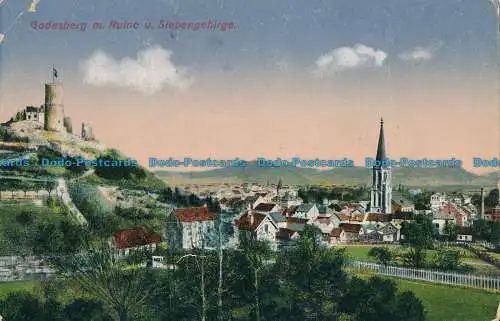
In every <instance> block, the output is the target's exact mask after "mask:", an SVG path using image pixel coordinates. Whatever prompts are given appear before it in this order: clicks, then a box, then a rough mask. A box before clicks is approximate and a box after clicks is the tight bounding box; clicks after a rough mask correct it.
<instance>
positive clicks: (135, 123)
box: [0, 0, 500, 170]
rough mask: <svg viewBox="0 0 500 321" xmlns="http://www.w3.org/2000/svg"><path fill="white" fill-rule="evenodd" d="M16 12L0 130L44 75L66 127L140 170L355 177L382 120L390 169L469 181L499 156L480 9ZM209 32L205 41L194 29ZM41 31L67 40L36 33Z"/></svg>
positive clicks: (410, 5)
mask: <svg viewBox="0 0 500 321" xmlns="http://www.w3.org/2000/svg"><path fill="white" fill-rule="evenodd" d="M31 3H32V0H29V1H16V0H3V1H2V0H0V10H1V16H0V17H1V24H0V25H1V32H2V34H3V36H0V42H1V44H0V76H1V78H0V86H1V87H0V118H1V119H2V120H7V119H9V118H10V117H11V116H12V115H13V114H14V113H15V112H16V111H17V110H18V109H20V108H23V107H24V106H26V105H40V104H42V103H43V94H44V92H43V83H44V82H46V81H48V80H49V79H50V74H51V69H52V65H55V66H56V69H57V70H58V72H59V76H60V79H61V80H62V81H63V83H64V88H65V97H64V104H65V113H66V115H67V116H70V117H72V119H73V127H74V128H79V126H77V124H80V123H81V122H82V121H88V122H90V123H91V124H92V125H93V128H94V133H95V134H96V135H97V138H98V139H99V140H100V141H101V142H103V143H105V144H106V145H108V146H112V147H115V148H118V149H120V150H121V151H123V152H124V153H125V154H127V155H129V156H130V157H132V158H135V159H138V160H139V161H141V162H142V163H143V164H146V161H147V159H148V157H157V158H164V159H165V158H169V157H174V158H184V157H192V158H196V159H206V158H209V157H210V158H212V159H233V158H236V157H239V158H240V159H248V160H250V159H255V158H257V157H266V158H276V157H281V158H285V159H286V158H291V157H295V156H297V157H300V158H302V159H314V158H319V159H326V160H329V159H341V158H343V157H347V158H350V159H353V160H355V162H356V164H357V165H362V164H363V160H364V158H365V157H374V156H375V152H376V146H377V139H378V137H377V135H378V131H379V120H380V118H381V117H383V118H384V122H385V125H384V127H385V139H386V145H387V146H386V148H387V154H388V157H391V158H394V159H398V158H400V157H408V158H416V159H417V158H418V159H420V158H428V159H449V158H452V157H455V158H457V159H462V160H463V161H464V167H465V168H467V169H471V170H472V169H473V168H471V166H472V157H482V158H486V159H491V158H493V157H498V155H499V154H500V153H499V152H500V151H499V146H500V141H499V139H500V123H499V120H500V118H499V110H500V103H499V98H498V97H499V85H498V81H499V80H498V78H499V76H498V75H499V74H498V67H497V61H498V58H497V56H496V42H495V39H496V20H495V17H496V15H495V11H494V10H493V8H492V7H491V5H490V3H489V1H487V0H484V1H483V0H462V1H459V0H440V1H434V0H379V1H377V2H376V4H373V1H370V0H349V1H347V0H330V1H327V0H323V1H319V0H314V1H312V0H289V1H278V0H255V1H237V0H233V1H229V0H214V1H202V0H199V1H193V0H183V1H181V0H141V1H139V0H86V1H76V0H51V1H48V0H41V1H38V2H37V3H35V4H34V5H35V6H33V8H32V9H34V10H32V11H34V12H31V11H29V10H28V8H29V7H30V4H31ZM162 20H163V22H161V21H162ZM111 21H116V22H124V21H127V22H131V23H133V22H138V23H139V24H140V28H139V29H137V30H135V29H128V30H124V29H121V30H119V29H116V28H110V22H111ZM165 21H171V22H175V21H177V22H192V23H198V27H200V29H199V30H193V29H194V28H191V29H168V28H161V27H162V26H164V25H165ZM208 21H212V23H219V25H218V27H217V28H215V29H213V28H212V29H203V28H202V23H204V25H208ZM47 22H61V23H64V22H67V23H69V24H71V23H74V24H75V26H76V27H77V28H76V29H75V30H46V29H40V26H41V27H42V28H43V27H44V23H47ZM94 22H101V23H102V25H103V28H102V29H93V23H94ZM147 22H150V23H151V25H152V26H153V27H154V29H146V28H145V23H147ZM221 23H222V24H223V26H230V28H228V29H227V30H224V29H223V28H221ZM83 24H86V28H85V30H84V31H83V30H82V26H83ZM194 26H195V25H194V24H193V27H194ZM78 28H80V29H78Z"/></svg>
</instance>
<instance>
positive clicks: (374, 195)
mask: <svg viewBox="0 0 500 321" xmlns="http://www.w3.org/2000/svg"><path fill="white" fill-rule="evenodd" d="M386 158H387V157H386V153H385V139H384V120H383V119H381V120H380V134H379V137H378V146H377V156H376V160H377V161H381V162H382V161H384V160H386ZM386 163H388V162H385V164H382V165H381V166H373V177H372V192H371V201H370V211H371V212H374V213H386V214H389V213H391V202H392V185H391V167H390V166H389V165H387V164H386Z"/></svg>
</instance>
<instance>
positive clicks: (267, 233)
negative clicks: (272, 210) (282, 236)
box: [234, 210, 279, 250]
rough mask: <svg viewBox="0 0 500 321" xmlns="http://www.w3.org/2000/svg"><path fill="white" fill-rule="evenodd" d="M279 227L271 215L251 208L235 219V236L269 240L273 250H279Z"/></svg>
mask: <svg viewBox="0 0 500 321" xmlns="http://www.w3.org/2000/svg"><path fill="white" fill-rule="evenodd" d="M278 231H279V227H278V226H277V224H276V223H275V222H274V220H273V219H272V218H271V216H270V215H267V214H263V213H260V212H257V211H253V210H249V211H246V212H245V213H243V214H242V215H240V217H239V218H238V219H236V220H235V221H234V232H235V233H234V237H235V238H236V239H237V240H239V239H240V238H241V237H244V238H247V239H253V240H257V241H264V242H268V243H269V245H270V247H271V249H272V250H277V248H278V244H277V241H276V235H277V232H278Z"/></svg>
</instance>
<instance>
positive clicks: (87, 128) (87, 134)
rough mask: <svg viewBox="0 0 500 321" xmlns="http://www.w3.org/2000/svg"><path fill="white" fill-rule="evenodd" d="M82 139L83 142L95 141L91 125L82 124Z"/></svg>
mask: <svg viewBox="0 0 500 321" xmlns="http://www.w3.org/2000/svg"><path fill="white" fill-rule="evenodd" d="M82 138H83V139H84V140H95V137H94V133H93V130H92V125H90V124H89V123H82Z"/></svg>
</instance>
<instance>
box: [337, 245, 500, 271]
mask: <svg viewBox="0 0 500 321" xmlns="http://www.w3.org/2000/svg"><path fill="white" fill-rule="evenodd" d="M377 246H384V245H348V246H344V247H342V248H345V249H346V254H347V256H348V257H349V258H351V259H354V260H360V261H366V262H374V263H376V260H375V258H373V257H371V256H369V255H368V253H369V252H370V249H371V248H373V247H377ZM388 247H389V249H391V250H396V249H397V248H398V247H399V248H401V247H400V246H398V245H388ZM450 248H453V249H456V250H458V251H460V252H464V253H465V256H463V257H462V259H461V262H462V263H464V264H466V265H469V266H472V267H473V268H474V273H478V274H489V275H490V274H495V275H500V269H498V268H496V267H495V266H493V265H490V264H487V263H485V262H484V261H483V260H481V259H479V258H478V257H476V256H475V255H474V253H472V252H470V251H467V250H465V249H463V248H460V247H450ZM436 251H438V250H427V258H428V259H431V258H432V256H433V255H434V254H435V253H436Z"/></svg>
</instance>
